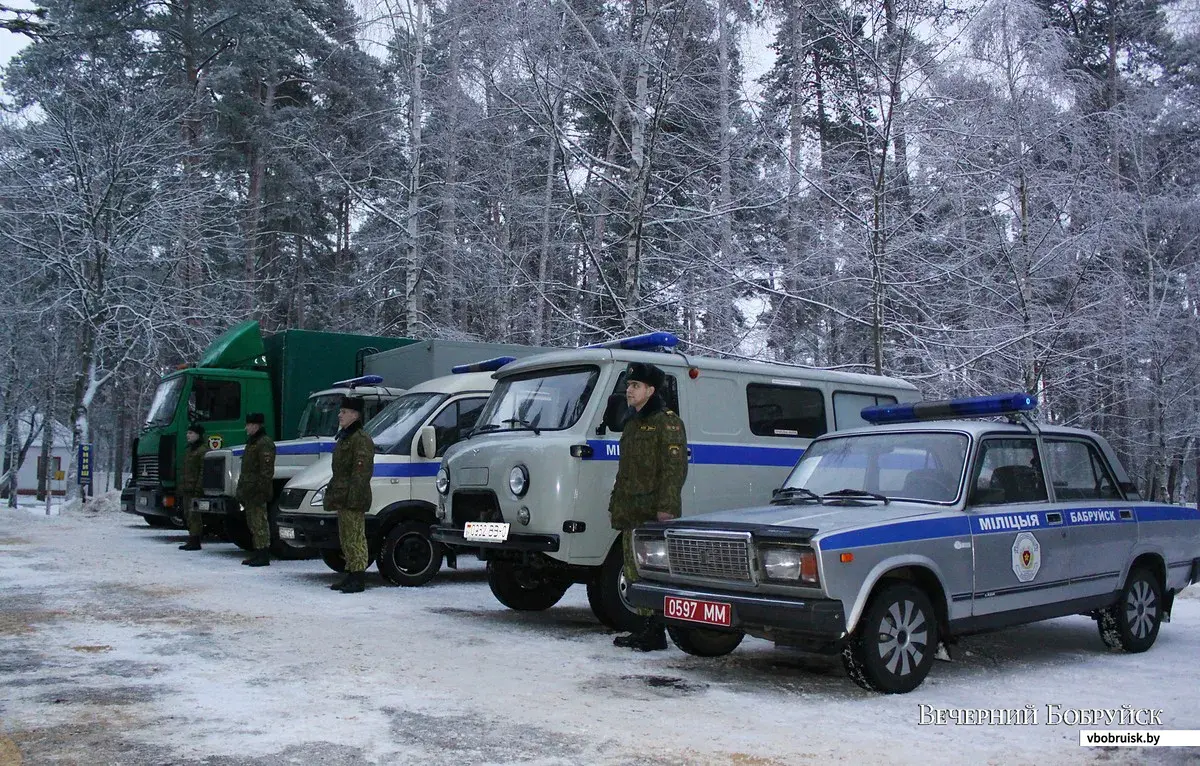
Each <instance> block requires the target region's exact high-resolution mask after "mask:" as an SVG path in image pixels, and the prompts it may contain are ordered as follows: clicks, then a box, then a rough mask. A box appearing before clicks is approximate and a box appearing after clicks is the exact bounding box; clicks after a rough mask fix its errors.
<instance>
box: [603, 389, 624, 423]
mask: <svg viewBox="0 0 1200 766" xmlns="http://www.w3.org/2000/svg"><path fill="white" fill-rule="evenodd" d="M628 418H629V405H628V404H627V403H626V402H625V397H624V396H621V395H620V394H612V395H611V396H609V397H608V404H607V405H605V407H604V427H605V428H607V429H608V430H610V431H620V430H621V429H622V428H623V427H624V426H625V421H626V420H628Z"/></svg>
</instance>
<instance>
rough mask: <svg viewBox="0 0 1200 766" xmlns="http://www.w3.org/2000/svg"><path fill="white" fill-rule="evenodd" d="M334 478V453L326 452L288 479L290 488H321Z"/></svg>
mask: <svg viewBox="0 0 1200 766" xmlns="http://www.w3.org/2000/svg"><path fill="white" fill-rule="evenodd" d="M332 478H333V455H332V454H331V453H328V452H327V453H325V454H323V455H321V456H320V457H319V458H317V461H316V462H315V463H313V464H312V465H310V466H308V467H307V468H304V469H303V470H301V471H300V473H298V474H296V475H295V476H293V477H292V478H291V479H289V480H288V483H287V488H288V489H320V488H321V487H324V486H325V485H326V484H328V483H329V480H330V479H332Z"/></svg>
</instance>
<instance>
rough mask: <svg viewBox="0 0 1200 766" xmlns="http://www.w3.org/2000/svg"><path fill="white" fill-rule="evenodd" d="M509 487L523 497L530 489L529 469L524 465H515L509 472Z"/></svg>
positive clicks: (515, 493)
mask: <svg viewBox="0 0 1200 766" xmlns="http://www.w3.org/2000/svg"><path fill="white" fill-rule="evenodd" d="M508 489H509V491H510V492H512V493H513V494H514V495H516V496H517V497H522V496H524V494H525V493H526V492H527V491H528V490H529V470H528V469H526V468H525V466H523V465H514V466H513V469H512V470H511V471H509V472H508Z"/></svg>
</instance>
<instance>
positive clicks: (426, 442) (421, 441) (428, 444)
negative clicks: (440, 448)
mask: <svg viewBox="0 0 1200 766" xmlns="http://www.w3.org/2000/svg"><path fill="white" fill-rule="evenodd" d="M436 456H437V431H436V430H434V427H433V426H422V427H421V430H420V431H419V432H418V433H417V457H426V458H429V457H436Z"/></svg>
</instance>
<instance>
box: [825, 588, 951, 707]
mask: <svg viewBox="0 0 1200 766" xmlns="http://www.w3.org/2000/svg"><path fill="white" fill-rule="evenodd" d="M937 645H938V627H937V617H936V616H935V614H934V611H933V605H932V604H931V603H930V602H929V598H928V597H927V596H926V595H925V593H924V592H923V591H921V590H920V589H919V588H916V587H914V586H912V585H909V584H908V583H903V582H896V583H892V584H890V585H887V586H885V587H884V588H883V589H882V590H881V591H879V592H878V593H876V594H875V595H874V596H872V597H871V602H870V603H869V604H868V605H867V611H866V612H864V613H863V616H862V619H861V620H859V623H858V628H857V629H856V630H855V631H854V635H852V636H851V637H850V640H849V641H848V642H847V643H846V646H845V648H844V649H843V650H842V664H843V665H844V666H845V668H846V673H847V674H848V675H849V676H850V678H851V679H852V680H853V681H854V683H856V684H858V685H859V686H861V687H862V688H864V689H867V690H869V691H878V692H884V693H885V694H904V693H906V692H910V691H912V690H913V689H915V688H917V687H918V686H920V685H921V682H922V681H924V680H925V676H927V675H929V669H930V667H932V665H933V656H934V653H935V650H936V648H937Z"/></svg>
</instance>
